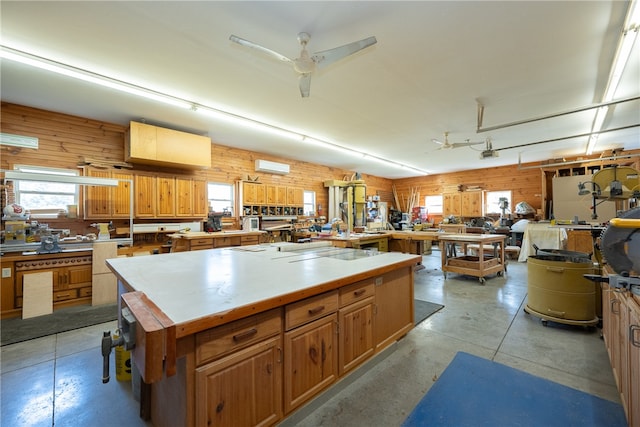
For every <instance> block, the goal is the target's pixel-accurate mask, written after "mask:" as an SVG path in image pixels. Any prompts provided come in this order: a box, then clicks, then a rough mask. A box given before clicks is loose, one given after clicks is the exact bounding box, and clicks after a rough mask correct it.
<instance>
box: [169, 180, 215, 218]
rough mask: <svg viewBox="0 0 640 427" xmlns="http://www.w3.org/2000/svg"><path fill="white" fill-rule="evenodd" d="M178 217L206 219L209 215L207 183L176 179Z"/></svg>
mask: <svg viewBox="0 0 640 427" xmlns="http://www.w3.org/2000/svg"><path fill="white" fill-rule="evenodd" d="M175 180H176V216H178V217H191V218H205V217H206V216H207V213H208V210H209V209H208V205H209V204H208V200H207V183H206V182H205V181H203V180H198V179H190V178H178V177H176V179H175Z"/></svg>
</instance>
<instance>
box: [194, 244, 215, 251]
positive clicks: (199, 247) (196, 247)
mask: <svg viewBox="0 0 640 427" xmlns="http://www.w3.org/2000/svg"><path fill="white" fill-rule="evenodd" d="M211 243H213V242H209V244H207V245H194V244H193V243H192V244H191V248H190V250H192V251H204V250H207V249H213V245H212V244H211Z"/></svg>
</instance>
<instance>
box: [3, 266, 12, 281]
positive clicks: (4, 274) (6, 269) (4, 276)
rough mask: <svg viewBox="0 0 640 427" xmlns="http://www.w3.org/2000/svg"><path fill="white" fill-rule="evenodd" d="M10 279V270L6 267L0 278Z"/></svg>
mask: <svg viewBox="0 0 640 427" xmlns="http://www.w3.org/2000/svg"><path fill="white" fill-rule="evenodd" d="M6 277H11V268H9V267H6V268H3V269H2V278H3V279H4V278H6Z"/></svg>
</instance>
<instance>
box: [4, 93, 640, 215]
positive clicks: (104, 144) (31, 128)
mask: <svg viewBox="0 0 640 427" xmlns="http://www.w3.org/2000/svg"><path fill="white" fill-rule="evenodd" d="M1 108H2V114H1V116H0V126H1V129H2V132H6V133H13V134H18V135H26V136H34V137H37V138H39V144H40V145H39V149H38V150H33V149H23V148H16V147H8V146H2V147H0V148H1V152H0V154H1V156H0V165H1V167H2V169H11V168H13V165H14V164H33V165H48V166H51V167H60V168H75V167H76V166H77V164H78V162H80V161H81V160H83V158H85V157H89V158H94V159H99V160H106V161H111V162H122V161H123V160H124V134H125V130H126V127H127V126H128V124H125V125H119V124H112V123H104V122H100V121H96V120H92V119H87V118H82V117H76V116H70V115H66V114H61V113H56V112H51V111H45V110H40V109H36V108H31V107H25V106H21V105H15V104H10V103H6V102H2V106H1ZM634 153H635V151H634ZM258 158H259V159H265V160H270V161H274V162H279V163H287V164H289V165H290V170H291V172H290V173H289V174H288V175H270V174H259V173H258V172H254V164H255V160H256V159H258ZM523 166H534V164H533V163H532V164H527V165H523ZM133 170H134V171H136V170H139V171H150V170H156V171H158V172H165V173H174V174H179V175H195V176H199V177H204V178H206V179H207V180H208V181H211V182H224V183H233V182H235V181H237V180H239V179H241V177H242V176H243V175H245V174H247V173H248V174H250V175H252V176H254V175H258V174H259V176H260V182H263V183H273V184H279V185H289V186H296V187H302V188H304V189H305V190H310V191H315V192H316V197H317V203H318V204H319V205H321V206H322V213H321V214H324V215H326V212H327V208H328V206H327V202H328V191H327V189H326V188H325V187H324V184H323V182H324V181H326V180H334V179H336V180H344V179H345V178H347V179H348V178H350V177H352V175H353V174H354V171H348V170H343V169H336V168H332V167H328V166H323V165H319V164H314V163H308V162H301V161H297V160H292V159H287V158H281V157H274V156H269V155H266V154H262V153H257V152H252V151H247V150H241V149H237V148H233V147H227V146H223V145H219V144H215V141H214V143H213V144H212V167H211V169H207V170H199V171H190V170H181V169H180V170H179V169H159V168H154V167H151V166H145V165H134V169H133ZM360 172H361V173H362V179H364V181H365V183H366V185H367V195H378V196H380V200H381V201H384V202H388V203H389V206H390V207H391V206H393V204H394V203H393V202H394V200H393V185H395V187H396V191H397V193H398V194H399V195H403V194H404V195H405V196H406V195H409V194H411V191H412V189H415V188H417V189H418V191H419V193H420V197H419V198H418V200H420V201H421V203H422V202H423V201H424V197H425V196H427V195H438V194H442V193H443V192H444V190H445V189H446V188H451V187H454V186H457V185H463V186H480V187H482V189H484V190H489V191H498V190H512V192H513V204H514V205H515V204H516V203H519V202H521V201H525V202H527V203H528V204H530V205H531V206H532V207H533V208H534V209H542V208H543V206H544V199H543V197H544V194H545V193H544V191H545V190H544V189H543V185H544V184H543V181H544V177H543V172H542V171H541V169H539V168H533V169H521V168H519V167H518V166H517V165H512V166H504V167H489V168H486V169H479V170H470V171H461V172H454V173H449V174H440V175H429V176H422V177H415V178H406V179H398V180H390V179H386V178H380V177H376V176H372V175H368V174H365V173H363V171H360ZM329 219H330V218H329ZM438 220H439V219H438Z"/></svg>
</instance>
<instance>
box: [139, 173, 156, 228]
mask: <svg viewBox="0 0 640 427" xmlns="http://www.w3.org/2000/svg"><path fill="white" fill-rule="evenodd" d="M134 183H135V184H134V191H135V203H134V206H135V216H136V218H153V217H154V216H155V214H156V178H155V177H154V176H151V175H136V176H135V178H134Z"/></svg>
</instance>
